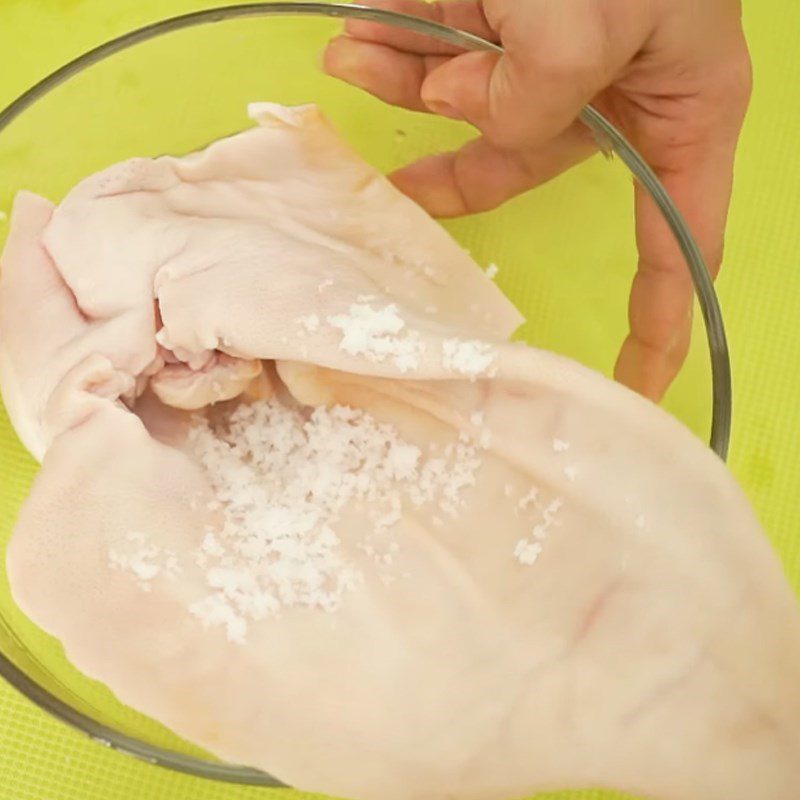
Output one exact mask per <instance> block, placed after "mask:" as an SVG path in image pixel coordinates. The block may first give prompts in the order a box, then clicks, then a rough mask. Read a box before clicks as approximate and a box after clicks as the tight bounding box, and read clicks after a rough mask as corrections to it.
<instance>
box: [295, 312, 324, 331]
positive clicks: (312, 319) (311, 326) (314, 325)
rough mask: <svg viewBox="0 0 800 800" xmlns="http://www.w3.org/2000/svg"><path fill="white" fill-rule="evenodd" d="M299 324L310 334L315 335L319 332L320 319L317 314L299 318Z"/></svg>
mask: <svg viewBox="0 0 800 800" xmlns="http://www.w3.org/2000/svg"><path fill="white" fill-rule="evenodd" d="M297 322H298V323H299V324H300V325H301V326H302V327H303V328H304V329H305V330H307V331H308V332H309V333H315V332H316V331H318V330H319V317H318V316H317V315H316V314H308V315H307V316H305V317H299V318H298V320H297Z"/></svg>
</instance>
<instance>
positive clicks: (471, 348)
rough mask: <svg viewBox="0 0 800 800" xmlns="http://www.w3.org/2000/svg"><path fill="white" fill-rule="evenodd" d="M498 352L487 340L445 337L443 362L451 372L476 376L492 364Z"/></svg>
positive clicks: (484, 371) (471, 376)
mask: <svg viewBox="0 0 800 800" xmlns="http://www.w3.org/2000/svg"><path fill="white" fill-rule="evenodd" d="M496 358H497V353H496V352H495V350H494V348H493V347H492V346H491V345H490V344H488V343H487V342H481V341H478V340H462V339H445V340H444V341H443V342H442V364H443V365H444V368H445V369H447V370H450V371H451V372H457V373H459V374H461V375H467V376H469V377H470V378H473V379H474V378H476V377H477V376H478V375H482V374H484V373H486V371H487V370H488V369H489V367H491V366H492V364H493V363H494V361H495V359H496Z"/></svg>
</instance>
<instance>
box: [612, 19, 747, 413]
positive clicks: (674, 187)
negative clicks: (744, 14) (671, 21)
mask: <svg viewBox="0 0 800 800" xmlns="http://www.w3.org/2000/svg"><path fill="white" fill-rule="evenodd" d="M715 71H716V74H715ZM705 74H706V83H705V85H704V87H703V89H702V90H700V91H699V92H698V94H697V95H696V96H693V97H692V96H688V97H685V98H679V97H678V98H672V99H669V98H657V97H651V98H650V100H649V101H648V102H646V103H640V102H638V101H637V102H636V103H635V104H634V105H635V111H636V113H635V116H634V117H628V118H627V119H625V122H626V129H627V130H629V132H630V136H631V139H632V140H633V143H634V144H635V145H637V146H638V147H639V149H640V152H641V153H642V155H643V156H644V158H645V160H647V161H648V162H649V163H650V164H651V165H652V166H653V168H654V169H655V171H656V173H657V174H658V176H659V177H660V178H661V181H662V183H663V184H664V187H665V188H666V190H667V192H669V194H670V195H671V197H672V199H673V200H674V201H675V204H676V205H677V207H678V209H679V210H680V211H681V213H682V214H683V217H684V219H685V220H686V222H687V224H688V226H689V229H690V230H691V232H692V233H693V235H694V237H695V239H696V240H697V244H698V245H699V247H700V250H701V252H702V253H703V256H704V258H705V261H706V264H707V266H708V268H709V270H710V271H711V275H712V277H716V275H717V273H718V272H719V269H720V266H721V264H722V257H723V249H724V237H725V227H726V223H727V216H728V208H729V205H730V199H731V191H732V184H733V166H734V159H735V153H736V146H737V143H738V139H739V132H740V130H741V127H742V123H743V121H744V116H745V113H746V110H747V106H748V103H749V98H750V90H751V86H752V74H751V67H750V59H749V56H748V53H747V46H746V44H745V42H744V38H743V36H742V35H741V32H739V33H738V34H737V35H736V36H734V38H733V41H732V43H731V54H730V55H729V56H728V57H727V58H726V59H724V60H720V61H719V62H717V63H716V64H715V65H713V66H712V67H710V68H709V69H708V70H707V72H706V73H705ZM630 99H631V98H629V100H630ZM618 110H619V109H618ZM622 110H623V117H625V116H626V115H625V114H624V107H622ZM636 238H637V245H638V248H639V268H638V271H637V273H636V277H635V279H634V282H633V286H632V289H631V298H630V306H629V321H630V335H629V336H628V338H627V339H626V341H625V343H624V345H623V348H622V351H621V353H620V356H619V359H618V361H617V365H616V370H615V374H616V377H617V379H618V380H620V381H621V382H622V383H625V384H626V385H628V386H629V387H630V388H632V389H634V390H636V391H638V392H640V393H641V394H644V395H646V396H647V397H650V398H651V399H653V400H656V401H658V400H660V399H661V398H662V397H663V395H664V393H665V392H666V390H667V388H668V387H669V385H670V383H671V382H672V380H673V379H674V378H675V376H676V375H677V374H678V371H679V370H680V368H681V366H682V365H683V362H684V360H685V358H686V354H687V352H688V350H689V343H690V338H691V312H692V304H693V284H692V281H691V276H690V273H689V268H688V266H687V264H686V260H685V258H684V257H683V254H682V253H681V251H680V249H679V247H678V244H677V242H676V241H675V238H674V236H673V235H672V233H671V231H670V230H669V228H668V226H667V223H666V221H665V220H664V219H663V216H662V215H661V212H660V211H659V210H658V209H657V207H656V205H655V203H654V202H653V201H652V200H651V199H650V197H649V196H648V195H647V194H646V193H645V192H644V190H643V189H642V188H641V187H637V189H636Z"/></svg>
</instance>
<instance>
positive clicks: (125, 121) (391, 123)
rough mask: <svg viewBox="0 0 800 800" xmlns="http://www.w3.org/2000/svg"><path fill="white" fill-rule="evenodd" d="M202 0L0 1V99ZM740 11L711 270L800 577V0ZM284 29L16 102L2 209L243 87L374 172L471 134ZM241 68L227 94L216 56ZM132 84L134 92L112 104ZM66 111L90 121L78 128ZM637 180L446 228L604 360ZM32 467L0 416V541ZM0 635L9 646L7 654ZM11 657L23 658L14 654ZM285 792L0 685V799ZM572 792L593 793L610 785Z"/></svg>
mask: <svg viewBox="0 0 800 800" xmlns="http://www.w3.org/2000/svg"><path fill="white" fill-rule="evenodd" d="M209 5H212V3H204V2H197V0H161V1H160V2H158V1H157V0H0V106H2V105H5V103H6V102H8V101H10V100H11V99H13V98H14V97H15V96H16V95H17V94H19V93H20V92H21V91H23V90H24V89H25V88H27V87H28V86H29V85H30V84H31V83H33V82H34V81H35V80H37V79H38V78H40V77H42V76H43V75H45V74H46V73H47V72H49V71H50V70H52V69H53V68H55V67H57V66H59V65H61V64H62V63H64V62H65V61H67V60H68V59H70V58H72V57H73V56H75V55H77V54H79V53H81V52H83V51H84V50H86V49H87V48H89V47H91V46H93V45H95V44H97V43H99V42H101V41H104V40H106V39H108V38H110V37H112V36H114V35H117V34H119V33H122V32H124V31H127V30H129V29H131V28H134V27H137V26H139V25H141V24H144V23H146V22H150V21H153V20H155V19H158V18H161V17H163V16H166V15H171V14H175V13H180V12H184V11H189V10H194V9H198V8H202V7H207V6H209ZM745 5H746V9H745V14H746V27H747V33H748V37H749V40H750V44H751V48H752V51H753V57H754V62H755V74H756V89H755V95H754V99H753V104H752V109H751V113H750V116H749V119H748V122H747V126H746V130H745V133H744V137H743V142H742V147H741V151H740V152H741V155H740V159H739V163H738V168H737V181H736V193H735V199H734V205H733V209H732V216H731V226H730V233H729V238H728V249H727V255H726V265H725V270H724V272H723V276H722V278H721V279H720V282H719V290H720V295H721V300H722V303H723V310H724V314H725V318H726V321H727V324H728V329H729V336H730V340H731V349H732V353H733V359H734V380H735V392H736V394H735V412H734V421H735V422H734V436H733V447H732V454H731V468H732V469H733V471H734V473H735V474H736V476H737V477H738V478H739V479H740V481H741V482H742V484H743V485H744V487H745V489H746V490H747V492H748V494H749V496H750V498H751V500H752V502H753V503H754V505H755V507H756V509H757V511H758V513H759V515H760V517H761V519H762V521H763V523H764V526H765V528H766V530H767V532H768V534H769V536H770V537H771V539H772V540H773V542H774V543H775V545H776V547H777V548H778V549H779V550H780V553H781V555H782V557H783V559H784V563H785V564H786V567H787V572H788V573H789V576H790V579H791V580H792V582H793V584H794V586H795V588H798V589H800V530H799V528H800V497H798V495H799V494H800V455H798V453H799V449H798V448H799V446H800V403H798V394H800V391H799V390H800V372H799V371H798V367H800V313H798V312H799V311H800V263H799V262H800V188H798V187H800V94H799V91H800V90H798V86H800V5H798V3H797V2H795V0H769V1H768V2H765V0H749V2H748V1H747V0H746V2H745ZM280 25H283V27H282V28H277V27H276V28H274V29H273V28H271V29H270V30H272V31H273V33H272V34H270V33H269V32H267V29H266V28H263V27H262V28H259V29H257V31H261V32H263V33H264V37H262V38H261V39H259V38H258V37H257V36H252V35H250V34H249V33H246V32H245V31H244V29H242V30H241V33H238V32H237V30H236V29H231V32H230V35H225V36H223V37H221V38H220V37H219V34H218V33H214V32H211V31H208V32H198V33H197V35H196V36H195V34H192V37H191V38H190V37H187V38H185V39H183V40H176V43H175V44H169V45H167V44H166V43H165V44H163V45H162V44H155V45H154V46H153V47H152V48H151V49H150V50H148V51H147V54H146V60H147V63H146V65H145V64H144V63H143V61H142V57H141V55H136V54H131V56H130V57H129V56H126V55H123V56H120V57H119V61H118V62H117V63H116V65H115V66H114V67H113V68H109V69H108V70H107V71H106V72H102V71H98V73H97V75H96V76H95V78H93V82H92V83H90V84H83V85H82V84H81V83H80V81H78V82H77V84H76V86H75V87H74V89H67V90H65V91H63V92H61V93H60V94H58V95H56V96H55V97H54V98H53V99H52V100H48V101H47V103H44V104H42V106H41V107H40V108H39V107H37V109H34V110H33V111H32V112H30V113H29V114H26V118H25V119H24V120H21V121H20V122H19V123H18V124H16V125H15V126H14V128H12V129H10V130H9V132H7V133H4V134H0V211H6V212H7V211H8V210H9V205H10V200H11V197H12V196H13V193H14V192H15V191H16V190H17V189H19V188H22V187H28V188H33V189H36V190H39V191H41V192H43V193H45V194H48V195H49V196H50V197H52V198H53V199H58V198H59V197H60V196H61V195H62V194H63V192H64V191H65V190H66V189H67V188H68V187H69V186H70V185H71V184H72V183H74V181H75V180H77V179H78V178H79V177H80V176H82V175H84V174H86V173H87V172H89V171H91V170H93V169H97V168H99V167H101V166H104V165H105V164H108V163H111V162H113V161H114V160H117V159H119V158H121V157H125V156H128V155H135V154H145V155H148V154H152V155H155V154H158V153H159V152H163V150H161V149H160V148H161V147H162V146H164V147H165V149H169V150H171V151H174V152H186V151H187V150H190V149H193V148H195V147H197V146H200V145H202V144H205V143H206V142H207V141H209V140H210V139H211V138H215V137H217V136H219V135H223V134H225V133H230V132H231V131H232V130H235V129H236V128H237V127H245V126H246V125H247V121H246V119H245V118H244V115H243V113H242V112H241V105H242V102H243V100H257V99H269V100H275V99H277V100H281V101H288V102H299V101H307V100H310V99H313V100H320V102H321V103H322V104H323V107H325V101H327V102H329V103H330V104H331V105H332V106H333V107H332V108H326V110H328V111H333V112H334V113H333V116H334V118H335V119H336V122H337V123H338V124H339V126H340V127H341V128H342V129H343V130H344V132H345V134H346V135H347V136H348V137H349V138H350V139H351V140H352V141H353V142H354V143H355V144H356V146H357V147H359V148H360V149H361V150H362V152H364V153H365V155H366V156H367V157H368V158H370V159H371V160H373V161H374V162H375V163H376V164H378V165H380V166H382V167H388V166H391V165H393V164H395V163H399V162H401V161H403V160H407V159H408V158H410V157H413V156H414V155H418V154H420V153H423V152H428V151H429V150H430V149H431V147H433V146H436V147H438V146H444V145H446V144H452V143H453V142H454V141H458V140H459V138H461V137H463V131H460V130H459V129H457V128H455V127H452V126H451V127H448V125H447V124H441V125H439V126H438V127H436V128H431V125H432V124H433V123H431V122H430V121H428V120H420V119H418V118H415V117H413V116H412V115H407V114H404V113H402V112H398V113H394V112H388V111H386V112H384V111H381V110H379V109H378V107H377V105H376V104H375V103H374V102H373V101H371V100H369V99H368V98H361V99H353V98H351V99H350V100H349V101H348V102H349V103H350V105H349V106H348V108H347V112H346V113H343V111H342V109H341V108H339V109H338V115H337V109H336V103H337V102H340V101H339V99H338V98H339V93H340V92H342V91H344V90H343V89H339V88H336V86H335V85H333V84H328V83H320V84H319V86H318V87H317V84H316V83H315V84H314V86H315V88H314V90H313V92H312V94H313V95H314V96H312V97H309V96H303V92H304V91H306V88H305V86H306V84H305V83H304V81H307V80H308V79H309V78H308V75H309V73H308V71H307V68H305V67H303V66H302V63H301V62H303V63H304V62H307V61H308V60H309V54H313V53H315V52H316V50H318V48H319V46H321V44H322V42H324V39H325V37H326V36H327V35H328V34H329V31H330V29H331V28H330V26H329V25H327V23H326V24H325V25H322V26H319V25H317V26H314V25H312V26H310V27H307V26H298V25H293V24H292V23H280ZM270 36H272V37H273V38H272V39H270ZM298 37H302V42H301V41H300V40H299V38H298ZM220 43H224V46H220ZM215 48H216V50H215ZM265 48H266V49H267V50H269V49H270V48H271V50H270V52H269V54H268V55H269V57H270V58H272V59H273V60H274V61H275V62H276V63H278V65H279V66H280V69H278V70H275V71H274V72H272V73H270V74H269V75H267V72H266V71H264V72H263V74H261V73H259V69H260V67H259V69H255V70H250V71H249V72H248V73H247V74H245V72H246V70H243V65H247V64H248V63H252V64H260V63H261V59H263V58H265V56H264V50H265ZM178 51H181V52H180V54H179V55H176V53H178ZM195 52H196V54H197V57H198V58H200V57H201V55H202V56H208V55H209V54H212V53H216V54H217V55H218V56H219V58H220V61H219V64H220V65H221V66H220V68H219V69H214V68H210V67H209V66H208V65H206V67H205V68H204V72H203V79H202V80H197V75H196V74H194V73H193V70H192V69H185V67H186V66H187V64H189V63H190V61H189V59H190V58H191V56H192V54H193V53H195ZM126 59H127V60H126ZM178 62H180V67H178V66H177V65H178ZM264 63H266V62H264ZM237 65H238V69H240V74H236V75H235V84H236V89H235V91H234V90H232V88H231V86H232V83H231V75H230V74H227V73H226V70H231V69H236V68H237ZM265 69H266V68H265ZM144 73H149V74H150V75H151V76H156V77H157V76H159V75H163V76H164V77H163V87H162V88H161V89H160V90H159V91H158V92H157V93H155V94H154V93H153V92H152V85H153V84H147V82H146V81H143V80H140V78H141V76H142V75H143V74H144ZM314 80H317V79H314ZM320 80H321V79H320ZM284 95H285V96H284ZM123 97H124V98H126V102H128V101H132V102H133V104H134V106H133V107H130V103H128V106H129V107H128V108H127V110H124V109H121V108H120V109H115V106H114V103H115V102H116V103H120V102H121V101H120V98H123ZM90 100H91V102H89V101H90ZM136 104H139V105H138V106H137V105H136ZM139 110H141V113H138V111H139ZM145 110H146V111H145ZM103 111H105V112H106V115H105V116H104V115H103ZM378 117H380V118H381V119H382V120H383V122H384V123H385V125H386V130H387V131H388V132H390V133H393V134H394V135H392V136H387V137H385V138H383V139H381V138H380V137H376V136H375V135H374V134H373V132H372V129H371V124H372V121H373V120H374V119H376V118H378ZM154 119H157V120H158V121H159V124H158V125H153V120H154ZM187 120H191V121H192V124H191V125H189V124H188V123H187ZM76 122H80V123H81V124H75V125H74V127H72V125H73V124H74V123H76ZM231 125H233V127H231ZM401 131H402V132H401ZM166 132H168V133H166ZM629 189H630V187H629V180H628V178H627V176H625V174H624V173H623V172H622V170H621V169H620V168H619V167H616V168H615V167H609V166H608V165H606V164H605V163H604V162H603V161H602V160H600V159H596V160H594V161H592V162H590V163H589V164H587V165H585V166H584V167H581V168H580V169H579V170H576V171H574V172H573V173H571V174H570V175H568V176H565V177H563V178H562V179H560V180H559V181H556V182H555V183H554V184H551V185H550V186H548V187H544V188H542V189H540V190H538V191H537V192H534V193H533V194H532V195H531V196H529V197H528V198H525V199H523V200H520V201H515V202H514V203H511V204H509V206H507V207H506V208H505V209H503V210H502V211H501V212H498V213H497V214H493V215H487V216H485V217H483V218H481V219H478V220H470V221H462V222H457V223H454V224H452V225H451V228H452V230H453V232H454V234H455V235H456V236H458V237H459V238H460V239H461V240H462V241H463V242H464V243H465V244H466V245H467V246H469V247H470V248H471V249H472V251H473V254H474V255H475V257H476V258H477V260H479V261H480V262H481V263H488V262H489V261H491V260H497V261H498V263H499V264H500V266H501V273H500V277H499V282H500V284H501V286H503V288H504V289H505V290H506V291H507V292H508V293H509V294H510V295H511V297H512V298H513V299H514V300H515V302H516V303H517V304H518V305H519V306H520V308H521V309H522V310H523V312H524V313H525V314H526V316H527V317H528V319H529V323H528V325H527V326H526V328H525V330H524V335H525V336H526V337H527V338H528V339H529V340H531V341H532V342H534V343H536V344H538V345H541V346H545V347H550V348H553V349H556V350H560V351H563V352H565V353H568V354H569V355H572V356H574V357H576V358H579V359H580V360H583V361H585V362H587V363H590V364H592V365H593V366H595V367H598V368H600V369H603V370H604V371H606V372H608V370H609V369H610V365H611V363H612V362H613V357H614V353H615V349H616V347H617V346H618V344H619V341H620V339H621V336H622V335H623V333H624V325H625V313H624V308H625V302H626V297H625V294H626V288H627V284H628V282H629V280H630V277H631V273H632V269H633V263H634V252H633V249H632V244H631V224H630V191H629ZM534 221H535V222H534ZM6 230H7V221H3V220H2V218H1V217H0V241H2V239H3V238H4V236H5V232H6ZM667 406H668V408H669V409H670V410H671V411H672V412H673V413H675V414H676V415H677V416H679V417H680V418H681V419H683V420H684V421H685V422H686V423H687V424H688V425H689V426H690V427H691V428H692V429H694V430H695V431H696V432H698V433H704V432H705V431H706V430H707V427H708V407H709V388H708V375H707V365H706V356H705V352H704V345H703V341H702V337H700V336H697V337H696V342H695V346H694V347H693V352H692V355H691V358H690V361H689V364H688V366H687V368H686V369H685V371H684V373H683V374H682V376H681V378H680V380H679V381H678V383H677V384H676V387H675V390H674V391H673V392H672V393H671V394H670V396H669V398H668V400H667ZM34 468H35V466H34V464H33V463H32V461H31V460H30V459H29V458H28V457H26V456H25V454H24V452H23V451H22V449H21V447H20V445H19V444H18V442H16V439H15V437H14V436H13V433H12V432H11V431H10V430H9V427H8V425H7V422H6V420H5V418H4V417H2V416H1V415H0V534H2V536H1V537H0V540H2V539H3V538H5V537H6V536H7V535H8V533H9V531H10V528H11V523H12V521H13V516H14V513H15V511H16V508H17V507H18V505H19V502H20V501H21V499H22V497H23V496H24V493H25V491H26V489H27V485H28V483H29V480H30V477H31V476H32V474H33V472H34ZM0 608H1V609H2V613H3V617H4V619H5V622H6V624H7V625H10V626H11V627H12V628H13V631H14V636H15V637H18V639H19V641H21V642H22V643H23V647H22V648H21V650H20V653H24V651H26V650H29V651H30V652H31V653H34V654H35V657H36V658H37V659H39V660H42V662H43V663H45V665H46V668H47V669H48V670H50V671H52V672H53V673H54V674H58V677H59V680H60V681H61V682H62V689H63V691H62V695H65V694H66V695H69V693H70V692H72V693H73V694H75V695H76V696H80V698H81V702H83V703H84V704H85V707H86V708H90V709H92V710H93V711H94V712H96V714H97V715H98V716H100V717H102V718H105V719H107V720H112V721H115V722H116V723H118V724H119V725H121V726H123V727H125V728H126V729H127V730H130V731H134V732H136V733H138V734H140V735H142V736H145V737H146V738H150V739H152V740H154V741H161V742H166V741H168V739H166V738H165V734H164V733H163V732H161V731H160V730H158V729H157V728H155V727H153V726H152V725H151V724H150V723H147V722H146V721H144V720H141V719H138V718H137V717H136V715H134V714H132V713H131V712H127V711H126V710H125V709H123V708H122V707H120V706H119V704H117V703H116V701H115V700H114V699H113V697H112V696H111V695H110V694H109V693H108V692H107V690H105V689H104V688H103V687H101V686H98V685H93V684H92V683H91V682H89V681H87V680H85V679H83V678H81V676H80V675H78V674H77V673H75V672H74V671H72V670H71V668H70V666H69V665H68V664H67V663H66V661H65V660H64V658H63V655H62V654H61V652H60V648H59V647H58V646H57V644H56V643H54V642H52V641H50V640H49V639H48V637H45V636H44V635H43V634H41V632H38V631H37V630H36V629H35V628H34V626H32V625H30V624H29V623H27V622H26V621H25V620H24V618H22V617H21V615H19V612H15V610H14V608H13V606H12V605H11V603H10V601H9V600H8V592H7V586H6V584H5V577H4V575H3V571H2V568H1V567H0ZM0 627H1V626H0ZM0 634H2V630H0ZM0 639H2V636H0ZM7 645H8V641H7V640H6V641H5V643H4V650H5V649H6V647H7ZM17 657H18V660H19V661H20V662H21V663H22V661H23V658H24V657H23V655H20V654H17ZM31 668H32V669H33V667H31ZM798 679H800V677H799V678H798ZM754 789H755V787H754ZM279 795H280V796H285V797H287V798H288V797H290V796H291V797H298V798H299V797H301V795H300V794H299V793H289V792H275V791H272V790H264V789H248V788H243V787H231V786H223V785H219V784H213V783H209V782H206V781H202V780H198V779H192V778H188V777H184V776H180V775H175V774H171V773H168V772H166V771H163V770H160V769H157V768H155V767H151V766H148V765H146V764H142V763H139V762H136V761H134V760H133V759H131V758H128V757H125V756H122V755H119V754H117V753H115V752H112V751H109V750H106V749H104V748H102V747H100V746H99V745H97V744H94V743H92V742H90V741H89V740H88V739H86V738H84V737H83V736H82V735H80V734H78V733H76V732H73V731H71V730H69V729H67V728H66V727H64V726H62V725H61V724H60V723H57V722H55V721H53V720H51V719H49V718H48V717H47V716H46V715H45V714H44V713H43V712H41V711H39V710H38V709H37V708H35V707H34V706H33V705H32V704H31V703H29V702H28V701H26V700H24V699H23V698H21V697H20V696H19V695H17V694H16V693H15V692H14V691H13V690H11V689H10V688H9V687H7V686H6V685H5V684H0V800H79V799H80V800H100V798H103V800H117V798H119V800H134V799H135V800H139V799H140V798H141V799H142V800H144V799H145V798H147V800H151V799H152V800H240V799H244V798H248V799H251V800H255V798H263V797H268V796H269V797H278V796H279ZM602 796H603V797H610V795H602ZM564 797H570V798H573V800H577V798H581V800H589V798H592V800H597V799H598V798H600V797H601V795H600V794H598V793H586V792H584V793H572V794H569V795H564ZM698 800H702V798H698Z"/></svg>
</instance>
